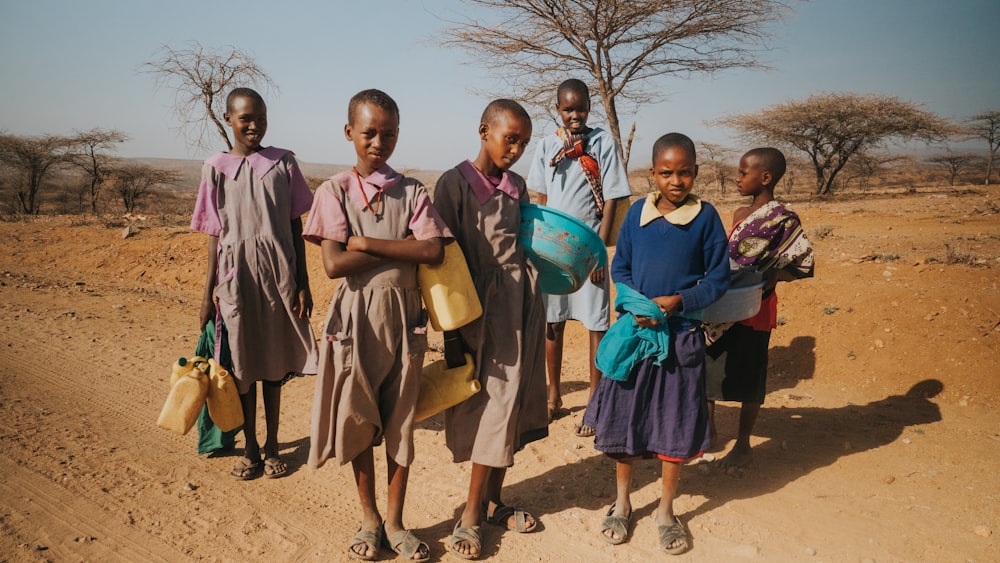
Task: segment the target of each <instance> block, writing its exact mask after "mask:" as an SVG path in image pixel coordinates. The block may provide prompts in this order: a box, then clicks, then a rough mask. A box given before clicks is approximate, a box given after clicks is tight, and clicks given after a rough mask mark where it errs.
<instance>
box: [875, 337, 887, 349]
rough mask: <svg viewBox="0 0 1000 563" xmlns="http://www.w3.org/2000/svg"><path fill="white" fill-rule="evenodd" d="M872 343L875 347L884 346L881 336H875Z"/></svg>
mask: <svg viewBox="0 0 1000 563" xmlns="http://www.w3.org/2000/svg"><path fill="white" fill-rule="evenodd" d="M874 344H875V348H885V342H883V341H882V339H881V338H876V339H875V343H874Z"/></svg>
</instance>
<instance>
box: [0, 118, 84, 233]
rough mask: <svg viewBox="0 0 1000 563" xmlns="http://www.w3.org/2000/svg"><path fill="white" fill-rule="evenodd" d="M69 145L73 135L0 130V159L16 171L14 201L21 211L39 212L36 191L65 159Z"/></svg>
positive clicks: (71, 143) (68, 152) (71, 142)
mask: <svg viewBox="0 0 1000 563" xmlns="http://www.w3.org/2000/svg"><path fill="white" fill-rule="evenodd" d="M72 145H73V139H72V138H70V137H63V136H59V135H39V136H35V137H28V136H21V135H10V134H7V133H0V163H2V164H3V165H4V166H6V167H8V168H10V169H11V170H13V171H14V173H15V174H16V175H17V181H16V193H17V201H18V204H19V205H20V207H21V211H22V212H24V213H27V214H29V215H31V214H37V213H38V199H37V198H38V191H39V190H40V189H41V188H42V185H43V183H44V181H45V177H46V176H47V175H48V174H49V172H50V171H51V170H52V168H53V167H54V166H58V165H60V164H62V163H64V162H66V161H67V159H68V158H69V154H70V149H71V147H72Z"/></svg>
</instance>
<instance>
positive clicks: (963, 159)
mask: <svg viewBox="0 0 1000 563" xmlns="http://www.w3.org/2000/svg"><path fill="white" fill-rule="evenodd" d="M982 160H984V159H983V158H982V157H980V156H979V155H975V154H971V153H955V152H951V150H950V149H949V150H948V152H944V153H941V154H937V155H934V156H932V157H930V158H928V159H927V160H926V162H927V164H930V165H931V166H934V167H936V168H941V169H943V170H944V171H945V172H946V173H947V174H948V185H949V186H954V185H955V180H956V179H957V178H958V175H959V174H960V173H961V172H962V170H965V169H967V168H969V167H970V166H972V165H974V164H976V163H979V162H980V161H982Z"/></svg>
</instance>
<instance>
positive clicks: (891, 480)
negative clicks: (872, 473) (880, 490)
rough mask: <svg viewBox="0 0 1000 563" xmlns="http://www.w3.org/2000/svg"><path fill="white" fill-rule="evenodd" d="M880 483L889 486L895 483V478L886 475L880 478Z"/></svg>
mask: <svg viewBox="0 0 1000 563" xmlns="http://www.w3.org/2000/svg"><path fill="white" fill-rule="evenodd" d="M882 482H883V483H885V484H886V485H891V484H893V483H895V482H896V478H895V477H894V476H892V475H886V476H885V477H883V478H882Z"/></svg>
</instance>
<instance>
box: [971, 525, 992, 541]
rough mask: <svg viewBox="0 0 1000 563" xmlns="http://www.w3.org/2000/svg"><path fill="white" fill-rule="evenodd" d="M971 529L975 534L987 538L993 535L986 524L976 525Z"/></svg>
mask: <svg viewBox="0 0 1000 563" xmlns="http://www.w3.org/2000/svg"><path fill="white" fill-rule="evenodd" d="M972 531H973V532H975V533H976V535H977V536H982V537H984V538H988V537H990V536H992V535H993V530H991V529H989V528H987V527H986V526H976V527H975V528H973V529H972Z"/></svg>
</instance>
